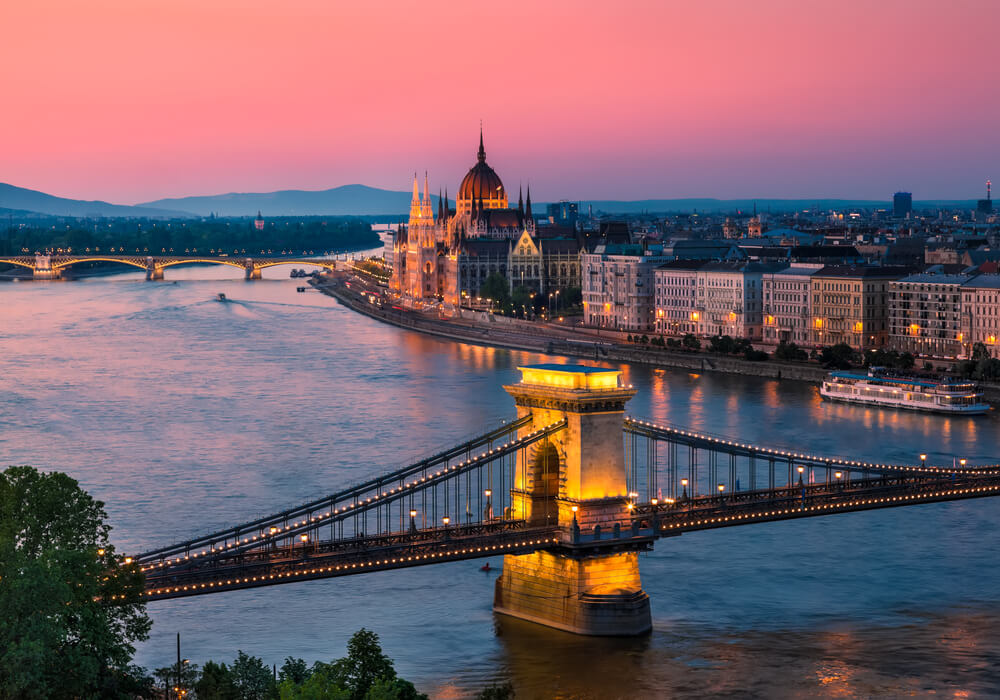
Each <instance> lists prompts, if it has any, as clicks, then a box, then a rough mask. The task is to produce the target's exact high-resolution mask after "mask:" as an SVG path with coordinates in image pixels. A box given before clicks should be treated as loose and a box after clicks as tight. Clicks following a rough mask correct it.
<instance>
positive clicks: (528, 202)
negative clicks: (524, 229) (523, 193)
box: [524, 185, 532, 222]
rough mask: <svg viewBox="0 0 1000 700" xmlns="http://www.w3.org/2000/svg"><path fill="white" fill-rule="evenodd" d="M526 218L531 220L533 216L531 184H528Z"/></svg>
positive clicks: (525, 205) (525, 207) (525, 206)
mask: <svg viewBox="0 0 1000 700" xmlns="http://www.w3.org/2000/svg"><path fill="white" fill-rule="evenodd" d="M524 218H526V219H527V220H528V221H529V222H530V221H532V218H531V185H528V201H527V202H525V204H524Z"/></svg>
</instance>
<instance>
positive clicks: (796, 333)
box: [762, 263, 823, 345]
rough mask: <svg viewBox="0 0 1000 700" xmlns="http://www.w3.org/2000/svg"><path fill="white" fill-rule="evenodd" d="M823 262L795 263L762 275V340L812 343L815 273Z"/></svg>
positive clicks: (774, 343) (774, 342)
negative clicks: (813, 281) (811, 327)
mask: <svg viewBox="0 0 1000 700" xmlns="http://www.w3.org/2000/svg"><path fill="white" fill-rule="evenodd" d="M822 268H823V265H821V264H816V263H813V264H808V263H802V264H793V265H792V266H791V267H787V268H785V269H784V270H777V271H775V272H768V273H765V274H764V276H763V278H762V285H763V293H764V309H763V323H762V329H763V330H762V332H763V338H762V340H763V341H764V342H765V343H770V344H773V345H777V344H778V343H783V342H784V343H795V344H797V345H809V344H811V343H812V331H811V329H810V327H809V323H810V321H809V319H810V318H811V317H812V304H811V300H812V276H813V275H814V274H816V273H817V272H818V271H819V270H820V269H822Z"/></svg>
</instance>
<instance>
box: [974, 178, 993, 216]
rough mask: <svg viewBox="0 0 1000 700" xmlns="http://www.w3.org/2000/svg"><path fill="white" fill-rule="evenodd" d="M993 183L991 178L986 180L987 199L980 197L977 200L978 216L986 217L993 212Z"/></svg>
mask: <svg viewBox="0 0 1000 700" xmlns="http://www.w3.org/2000/svg"><path fill="white" fill-rule="evenodd" d="M991 187H992V185H991V183H990V181H989V180H987V181H986V199H980V200H979V201H978V202H976V218H977V219H980V218H982V219H985V218H986V217H989V216H990V215H992V214H993V195H992V193H991V192H990V189H991Z"/></svg>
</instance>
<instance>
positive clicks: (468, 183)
mask: <svg viewBox="0 0 1000 700" xmlns="http://www.w3.org/2000/svg"><path fill="white" fill-rule="evenodd" d="M458 199H459V200H464V201H466V202H470V203H471V202H472V201H473V200H479V199H482V200H483V202H484V204H487V203H490V202H491V200H492V201H493V202H496V200H502V201H503V206H507V193H506V191H504V188H503V182H501V181H500V176H499V175H497V174H496V171H495V170H493V168H491V167H490V166H489V165H487V164H486V150H485V149H484V148H483V135H482V133H480V134H479V154H478V162H477V163H476V164H475V165H473V166H472V167H471V168H470V169H469V172H468V173H466V175H465V177H464V178H462V184H461V185H460V186H459V188H458ZM494 206H495V205H494Z"/></svg>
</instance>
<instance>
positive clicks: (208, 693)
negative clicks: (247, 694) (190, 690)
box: [194, 661, 240, 700]
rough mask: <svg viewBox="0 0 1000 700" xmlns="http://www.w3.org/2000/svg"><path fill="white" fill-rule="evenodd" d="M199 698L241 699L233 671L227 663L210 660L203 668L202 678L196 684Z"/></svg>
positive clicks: (216, 699) (209, 699)
mask: <svg viewBox="0 0 1000 700" xmlns="http://www.w3.org/2000/svg"><path fill="white" fill-rule="evenodd" d="M194 692H195V695H196V696H197V698H198V700H240V691H239V689H238V688H237V687H236V679H235V678H234V677H233V672H232V671H231V670H230V669H229V668H228V667H227V666H226V665H225V664H217V663H215V662H214V661H209V662H207V663H206V664H205V666H204V668H202V669H201V678H199V679H198V682H197V683H195V684H194Z"/></svg>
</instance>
